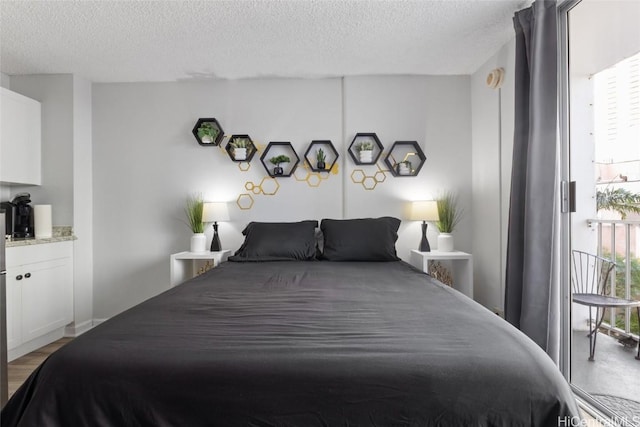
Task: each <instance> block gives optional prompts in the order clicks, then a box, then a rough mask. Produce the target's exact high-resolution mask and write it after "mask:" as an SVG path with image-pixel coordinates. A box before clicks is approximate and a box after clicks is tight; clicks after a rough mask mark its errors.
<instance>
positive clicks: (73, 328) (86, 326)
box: [64, 319, 94, 338]
mask: <svg viewBox="0 0 640 427" xmlns="http://www.w3.org/2000/svg"><path fill="white" fill-rule="evenodd" d="M93 326H94V324H93V320H92V319H89V320H85V321H84V322H82V323H78V324H72V325H67V326H66V327H65V328H64V336H65V337H72V338H75V337H78V336H80V335H82V334H84V333H85V332H87V331H88V330H90V329H91V328H93Z"/></svg>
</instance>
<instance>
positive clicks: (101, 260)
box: [92, 76, 471, 319]
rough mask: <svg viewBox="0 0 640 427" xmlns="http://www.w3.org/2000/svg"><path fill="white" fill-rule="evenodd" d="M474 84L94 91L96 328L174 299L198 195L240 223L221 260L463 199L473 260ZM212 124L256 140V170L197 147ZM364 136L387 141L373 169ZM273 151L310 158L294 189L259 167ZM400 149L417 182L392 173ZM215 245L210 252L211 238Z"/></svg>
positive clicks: (225, 234) (462, 79)
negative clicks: (416, 205) (325, 227)
mask: <svg viewBox="0 0 640 427" xmlns="http://www.w3.org/2000/svg"><path fill="white" fill-rule="evenodd" d="M469 84H470V80H469V77H468V76H422V77H417V76H398V77H376V76H364V77H347V78H344V79H338V78H336V79H259V80H238V81H227V80H214V81H190V82H170V83H100V84H94V86H93V123H92V124H93V177H94V184H93V185H94V187H93V190H94V191H93V199H94V236H93V237H94V246H95V248H94V317H95V318H98V319H100V318H108V317H111V316H113V315H114V314H117V313H119V312H121V311H123V310H125V309H127V308H129V307H130V306H132V305H134V304H136V303H138V302H140V301H142V300H144V299H146V298H149V297H150V296H153V295H155V294H157V293H159V292H161V291H164V290H166V289H167V288H168V285H169V283H168V277H169V255H170V254H171V253H175V252H179V251H183V250H188V248H189V238H190V235H191V232H190V230H189V228H188V227H187V225H186V224H185V219H186V217H185V215H184V213H183V208H184V202H185V199H186V197H187V196H188V195H189V194H193V193H201V194H202V196H203V198H204V200H205V201H228V202H229V216H230V218H231V221H229V222H224V223H221V224H220V226H219V233H220V239H221V241H222V246H223V248H225V249H232V250H236V249H237V248H238V247H239V246H240V244H241V242H242V235H241V231H242V229H243V228H244V226H245V225H246V224H247V223H248V222H249V221H296V220H302V219H318V220H320V219H322V218H355V217H375V216H382V215H393V216H397V217H399V218H401V219H405V217H406V215H405V212H406V208H407V206H408V202H409V201H411V200H418V199H424V198H430V197H433V196H436V195H437V193H438V192H439V191H442V190H453V191H456V192H457V193H458V195H459V198H460V204H461V206H462V207H463V208H464V209H465V210H467V215H466V216H465V218H464V219H463V221H462V223H461V224H460V226H459V229H457V230H456V235H455V237H456V248H459V249H461V250H467V251H470V250H471V237H470V236H471V229H470V224H471V218H470V205H471V203H470V202H471V193H470V189H471V112H470V105H471V100H470V87H469ZM211 117H215V118H216V119H217V120H218V121H219V123H220V125H221V127H222V128H223V130H224V134H225V135H226V136H231V135H249V136H250V137H251V140H252V141H253V142H254V143H255V145H256V147H257V148H258V152H257V153H256V154H255V156H254V157H253V159H252V160H251V162H250V163H242V162H234V161H232V159H231V157H230V156H229V153H228V152H227V151H226V150H225V146H226V144H227V141H228V140H227V138H225V140H223V142H222V144H221V146H219V147H218V146H202V145H199V144H198V142H197V140H196V139H195V138H194V135H193V134H192V129H193V128H194V125H195V123H196V121H197V120H198V119H199V118H211ZM357 133H375V134H376V135H377V136H378V138H379V140H380V142H381V144H382V145H383V146H384V149H383V152H382V156H381V157H380V159H379V161H378V162H376V163H375V164H364V165H358V164H356V163H355V162H354V159H353V158H352V157H351V156H350V155H349V154H348V149H349V147H350V144H351V143H352V140H353V138H354V137H355V135H356V134H357ZM317 140H330V141H331V142H332V144H333V146H334V147H335V149H336V152H337V153H338V155H339V158H338V160H337V161H336V164H335V166H334V168H333V169H332V170H331V171H330V172H314V171H312V170H310V169H309V168H308V167H305V165H304V155H305V152H306V151H307V149H308V148H309V145H310V144H311V143H312V141H317ZM274 141H278V142H289V143H290V144H291V146H292V147H293V149H294V150H295V152H296V154H297V155H298V156H299V157H300V160H301V162H300V164H298V167H297V169H296V171H295V172H294V173H292V174H291V176H289V177H279V178H275V179H274V178H271V177H270V176H269V173H268V171H267V170H266V169H265V167H264V166H263V163H262V162H261V159H260V157H261V156H262V154H263V152H264V149H265V148H266V147H267V146H268V144H269V143H270V142H274ZM396 141H415V142H416V143H417V144H418V145H419V148H420V149H421V150H422V151H423V152H424V155H425V157H426V161H425V162H424V165H423V167H422V168H421V169H420V171H419V173H417V175H416V176H410V177H409V176H395V175H394V173H392V171H390V170H389V167H388V165H387V164H386V163H385V162H384V157H386V155H387V154H388V149H390V148H391V146H392V145H393V144H394V142H396ZM315 153H316V149H315V148H314V149H313V150H312V151H311V152H310V153H309V155H308V157H309V158H312V159H314V160H315ZM269 157H270V156H269ZM263 160H264V163H265V165H267V166H268V167H272V166H273V165H271V163H269V161H268V157H267V158H265V159H263ZM206 233H207V235H208V238H209V239H210V238H211V234H212V229H211V226H210V225H208V226H207V229H206ZM399 235H400V236H399V240H398V243H397V248H398V254H399V256H400V257H402V258H403V259H408V256H409V252H410V249H413V248H417V246H418V244H419V240H420V227H419V223H415V222H409V221H403V225H402V226H401V228H400V232H399ZM429 236H430V239H431V238H433V241H434V242H435V233H432V234H430V235H429Z"/></svg>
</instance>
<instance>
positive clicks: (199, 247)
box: [190, 233, 207, 252]
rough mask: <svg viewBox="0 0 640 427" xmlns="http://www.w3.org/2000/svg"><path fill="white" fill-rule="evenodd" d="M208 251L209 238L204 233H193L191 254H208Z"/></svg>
mask: <svg viewBox="0 0 640 427" xmlns="http://www.w3.org/2000/svg"><path fill="white" fill-rule="evenodd" d="M206 251H207V237H206V236H205V235H204V233H193V235H192V236H191V250H190V252H206Z"/></svg>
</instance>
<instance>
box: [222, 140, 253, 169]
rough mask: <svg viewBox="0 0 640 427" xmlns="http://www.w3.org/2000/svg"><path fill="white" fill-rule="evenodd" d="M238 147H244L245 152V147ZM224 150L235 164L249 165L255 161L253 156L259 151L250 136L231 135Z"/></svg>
mask: <svg viewBox="0 0 640 427" xmlns="http://www.w3.org/2000/svg"><path fill="white" fill-rule="evenodd" d="M238 145H243V146H244V148H245V151H243V150H242V148H243V147H237V146H238ZM224 149H225V150H226V151H227V154H228V155H229V157H230V158H231V160H233V161H234V162H247V163H248V162H250V161H251V159H253V155H254V154H256V152H257V151H258V149H257V148H256V146H255V145H254V144H253V141H252V140H251V137H250V136H249V135H231V138H229V142H228V143H227V145H226V147H224Z"/></svg>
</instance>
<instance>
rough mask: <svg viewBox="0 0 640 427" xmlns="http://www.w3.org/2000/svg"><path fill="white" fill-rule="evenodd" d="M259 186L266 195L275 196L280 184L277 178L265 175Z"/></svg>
mask: <svg viewBox="0 0 640 427" xmlns="http://www.w3.org/2000/svg"><path fill="white" fill-rule="evenodd" d="M258 187H260V189H261V190H262V194H264V195H265V196H273V195H274V194H276V193H277V192H278V190H279V189H280V184H279V183H278V180H277V179H275V178H271V177H269V176H265V177H264V178H262V181H260V185H259V186H258Z"/></svg>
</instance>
